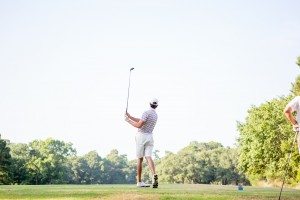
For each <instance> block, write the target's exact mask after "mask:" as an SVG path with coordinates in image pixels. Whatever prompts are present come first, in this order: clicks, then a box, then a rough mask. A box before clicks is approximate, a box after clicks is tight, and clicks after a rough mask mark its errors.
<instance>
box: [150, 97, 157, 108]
mask: <svg viewBox="0 0 300 200" xmlns="http://www.w3.org/2000/svg"><path fill="white" fill-rule="evenodd" d="M150 104H151V105H155V106H158V100H157V99H156V98H153V99H151V101H150Z"/></svg>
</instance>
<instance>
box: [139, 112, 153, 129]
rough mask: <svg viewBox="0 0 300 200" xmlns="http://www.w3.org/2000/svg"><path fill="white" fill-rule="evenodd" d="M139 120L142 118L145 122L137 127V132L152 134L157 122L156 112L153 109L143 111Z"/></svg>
mask: <svg viewBox="0 0 300 200" xmlns="http://www.w3.org/2000/svg"><path fill="white" fill-rule="evenodd" d="M141 120H143V121H144V122H145V123H144V125H143V126H142V127H141V128H139V132H141V133H144V134H152V133H153V129H154V127H155V124H156V122H157V114H156V111H155V109H150V110H147V111H145V112H144V113H143V115H142V118H141Z"/></svg>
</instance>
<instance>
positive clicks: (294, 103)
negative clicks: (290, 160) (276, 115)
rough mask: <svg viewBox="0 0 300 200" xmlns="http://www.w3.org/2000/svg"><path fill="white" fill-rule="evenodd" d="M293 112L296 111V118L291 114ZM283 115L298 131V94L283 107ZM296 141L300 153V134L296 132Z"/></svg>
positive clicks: (299, 112)
mask: <svg viewBox="0 0 300 200" xmlns="http://www.w3.org/2000/svg"><path fill="white" fill-rule="evenodd" d="M293 112H296V118H295V117H294V115H293ZM284 115H285V117H286V118H287V119H288V120H289V121H290V122H291V124H292V125H293V130H294V131H297V132H298V131H299V124H298V122H300V96H296V97H295V98H294V99H293V100H291V101H290V102H289V103H288V104H287V105H286V107H285V109H284ZM297 142H298V150H299V153H300V135H299V134H298V137H297Z"/></svg>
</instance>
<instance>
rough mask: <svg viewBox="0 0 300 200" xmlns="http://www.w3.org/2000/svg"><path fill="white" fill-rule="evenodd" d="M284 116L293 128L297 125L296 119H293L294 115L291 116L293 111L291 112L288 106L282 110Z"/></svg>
mask: <svg viewBox="0 0 300 200" xmlns="http://www.w3.org/2000/svg"><path fill="white" fill-rule="evenodd" d="M284 115H285V117H286V118H287V119H288V120H289V121H290V122H291V124H292V125H293V126H295V125H297V124H298V123H297V121H296V119H295V117H294V115H293V110H292V108H291V107H290V106H289V105H287V106H286V107H285V109H284Z"/></svg>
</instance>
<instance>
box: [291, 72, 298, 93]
mask: <svg viewBox="0 0 300 200" xmlns="http://www.w3.org/2000/svg"><path fill="white" fill-rule="evenodd" d="M291 92H292V93H293V94H294V95H295V96H299V95H300V75H298V76H297V77H296V80H295V82H294V83H292V90H291Z"/></svg>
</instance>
